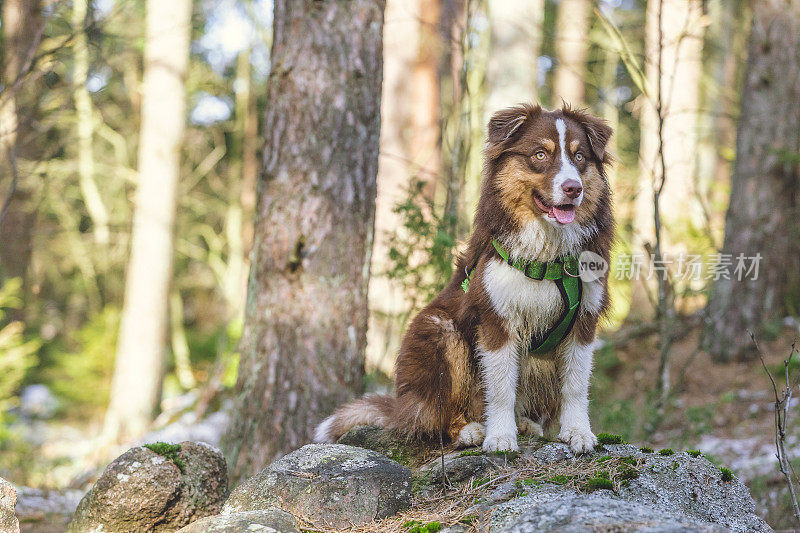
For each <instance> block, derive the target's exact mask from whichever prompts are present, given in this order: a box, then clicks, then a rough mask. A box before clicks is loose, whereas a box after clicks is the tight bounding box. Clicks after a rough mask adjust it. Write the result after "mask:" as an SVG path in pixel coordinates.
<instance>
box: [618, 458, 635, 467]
mask: <svg viewBox="0 0 800 533" xmlns="http://www.w3.org/2000/svg"><path fill="white" fill-rule="evenodd" d="M620 461H621V462H623V463H625V464H626V465H631V466H636V465H638V464H639V461H637V460H636V457H631V456H627V457H623V458H621V459H620Z"/></svg>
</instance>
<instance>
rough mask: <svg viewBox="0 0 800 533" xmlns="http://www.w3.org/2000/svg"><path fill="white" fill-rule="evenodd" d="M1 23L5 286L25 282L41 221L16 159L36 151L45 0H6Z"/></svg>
mask: <svg viewBox="0 0 800 533" xmlns="http://www.w3.org/2000/svg"><path fill="white" fill-rule="evenodd" d="M2 22H3V24H2V28H0V31H2V52H3V65H2V72H0V81H1V82H2V85H3V91H2V93H0V211H2V210H3V207H4V206H5V205H6V201H7V200H8V206H7V207H6V209H5V213H4V216H3V218H2V220H0V243H2V245H0V286H2V284H3V279H4V278H14V277H19V278H22V279H23V280H24V279H25V277H26V272H27V270H28V265H29V264H30V261H31V252H32V249H33V231H34V227H35V220H36V214H35V211H34V207H33V205H32V204H33V201H32V198H31V196H32V188H33V184H31V183H29V182H28V180H27V179H26V178H25V176H24V175H22V174H20V173H19V169H17V171H16V172H14V169H13V167H12V161H13V162H14V163H18V159H20V158H25V157H27V156H28V155H30V154H31V153H32V152H33V151H34V149H33V140H34V137H35V129H34V122H35V120H36V117H37V107H38V106H37V104H36V94H37V93H38V91H37V90H36V89H34V88H33V87H32V86H31V85H30V83H29V82H28V81H27V80H26V79H25V78H26V70H27V69H29V68H30V65H31V62H32V60H33V58H34V55H35V52H36V48H37V47H38V45H39V41H40V38H41V31H42V24H43V18H42V6H41V2H40V0H5V1H4V2H3V3H2ZM16 166H17V167H18V164H17V165H16ZM14 174H16V179H15V176H14ZM12 183H13V186H12Z"/></svg>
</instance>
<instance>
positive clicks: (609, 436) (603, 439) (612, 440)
mask: <svg viewBox="0 0 800 533" xmlns="http://www.w3.org/2000/svg"><path fill="white" fill-rule="evenodd" d="M597 442H598V443H599V444H622V437H621V436H619V435H615V434H613V433H598V434H597Z"/></svg>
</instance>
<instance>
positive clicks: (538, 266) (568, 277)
mask: <svg viewBox="0 0 800 533" xmlns="http://www.w3.org/2000/svg"><path fill="white" fill-rule="evenodd" d="M492 246H494V249H495V251H496V252H497V254H498V255H499V256H500V257H501V258H502V259H503V260H504V261H505V262H506V263H507V264H508V265H510V266H511V267H512V268H515V269H517V270H519V271H520V272H522V273H523V274H524V275H525V276H526V277H528V278H530V279H533V280H536V281H542V280H551V281H553V282H554V283H555V284H556V287H557V288H558V292H559V294H560V295H561V303H562V305H563V307H564V310H563V311H562V312H561V316H560V317H559V319H558V320H557V321H556V322H555V324H553V326H552V327H551V328H550V329H549V330H547V332H545V333H544V335H542V336H540V337H534V338H533V339H531V342H530V345H529V347H528V353H530V354H535V355H540V354H544V353H547V352H551V351H553V350H554V349H555V348H556V346H558V345H559V344H560V343H561V342H562V341H563V340H564V339H565V338H566V337H567V335H569V333H570V331H572V328H573V326H574V325H575V320H576V319H577V317H578V310H579V309H580V304H581V298H582V297H583V284H582V283H581V280H580V277H579V274H580V272H579V269H580V266H579V264H578V258H577V257H575V256H572V255H570V256H566V257H561V258H558V259H556V260H554V261H548V262H543V261H523V260H520V259H517V260H515V261H512V260H511V255H510V254H509V253H508V252H507V251H506V250H504V249H503V247H502V246H501V245H500V243H499V242H497V240H494V239H493V240H492ZM474 271H475V269H474V268H473V269H472V270H471V271H468V272H466V275H467V276H466V278H465V279H464V281H463V282H462V283H461V288H462V289H463V290H464V292H465V293H466V292H467V291H468V290H469V283H470V278H471V277H472V273H473V272H474Z"/></svg>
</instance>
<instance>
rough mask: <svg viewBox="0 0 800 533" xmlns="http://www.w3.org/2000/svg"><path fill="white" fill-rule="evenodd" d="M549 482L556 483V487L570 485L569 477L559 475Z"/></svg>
mask: <svg viewBox="0 0 800 533" xmlns="http://www.w3.org/2000/svg"><path fill="white" fill-rule="evenodd" d="M547 481H549V482H550V483H555V484H556V485H566V484H567V483H569V478H568V477H567V476H562V475H560V474H559V475H557V476H553V477H551V478H550V479H548V480H547Z"/></svg>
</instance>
